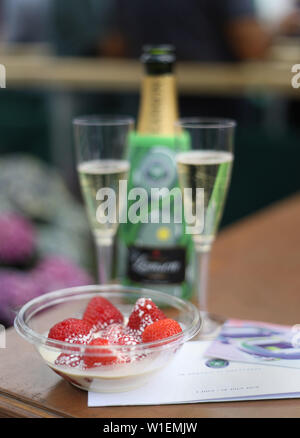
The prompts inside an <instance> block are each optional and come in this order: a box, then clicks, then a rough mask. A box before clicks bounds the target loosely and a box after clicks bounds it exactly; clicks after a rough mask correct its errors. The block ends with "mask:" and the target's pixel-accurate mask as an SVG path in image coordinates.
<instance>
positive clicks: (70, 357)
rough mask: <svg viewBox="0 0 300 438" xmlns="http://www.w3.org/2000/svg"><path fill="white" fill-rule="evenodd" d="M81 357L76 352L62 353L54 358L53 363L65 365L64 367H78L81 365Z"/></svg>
mask: <svg viewBox="0 0 300 438" xmlns="http://www.w3.org/2000/svg"><path fill="white" fill-rule="evenodd" d="M81 362H82V358H81V357H80V356H78V355H77V354H65V353H62V354H60V355H59V356H58V358H57V359H56V360H55V365H60V366H65V367H71V368H75V367H79V366H80V365H81Z"/></svg>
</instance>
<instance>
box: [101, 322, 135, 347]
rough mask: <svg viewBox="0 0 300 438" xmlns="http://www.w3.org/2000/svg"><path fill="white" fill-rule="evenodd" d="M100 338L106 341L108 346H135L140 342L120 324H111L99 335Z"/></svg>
mask: <svg viewBox="0 0 300 438" xmlns="http://www.w3.org/2000/svg"><path fill="white" fill-rule="evenodd" d="M101 337H102V338H104V339H107V340H108V343H109V344H117V345H137V344H139V343H140V340H139V339H138V338H137V337H135V336H134V334H133V333H132V330H130V329H128V328H127V327H124V326H123V325H122V324H112V325H110V326H108V327H107V328H106V329H105V330H103V332H102V333H101Z"/></svg>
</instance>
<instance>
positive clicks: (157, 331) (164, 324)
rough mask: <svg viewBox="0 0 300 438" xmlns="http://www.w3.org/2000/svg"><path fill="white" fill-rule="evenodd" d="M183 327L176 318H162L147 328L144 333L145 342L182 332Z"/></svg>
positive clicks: (143, 339)
mask: <svg viewBox="0 0 300 438" xmlns="http://www.w3.org/2000/svg"><path fill="white" fill-rule="evenodd" d="M181 332H182V329H181V327H180V325H179V324H178V322H177V321H175V320H174V319H169V318H167V319H162V320H160V321H156V322H154V323H153V324H151V325H149V326H148V327H146V328H145V330H144V332H143V334H142V341H143V342H154V341H158V340H160V339H165V338H169V337H170V336H174V335H177V333H181Z"/></svg>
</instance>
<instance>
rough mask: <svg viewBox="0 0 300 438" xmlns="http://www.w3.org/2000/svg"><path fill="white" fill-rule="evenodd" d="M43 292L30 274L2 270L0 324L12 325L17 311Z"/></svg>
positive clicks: (0, 279) (0, 277) (0, 270)
mask: <svg viewBox="0 0 300 438" xmlns="http://www.w3.org/2000/svg"><path fill="white" fill-rule="evenodd" d="M41 292H42V291H41V289H40V287H39V285H38V284H37V283H35V282H34V281H33V279H32V278H31V276H30V275H29V274H26V273H24V272H20V271H17V270H15V269H0V322H2V323H4V324H6V325H7V326H10V325H12V324H13V320H14V317H15V314H16V311H17V309H18V308H19V307H21V306H22V305H23V304H25V303H26V302H27V301H29V300H31V299H33V298H35V297H37V296H39V295H40V294H41Z"/></svg>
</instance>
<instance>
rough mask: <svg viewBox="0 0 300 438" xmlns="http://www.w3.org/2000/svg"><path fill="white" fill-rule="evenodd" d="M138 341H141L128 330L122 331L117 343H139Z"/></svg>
mask: <svg viewBox="0 0 300 438" xmlns="http://www.w3.org/2000/svg"><path fill="white" fill-rule="evenodd" d="M140 342H141V341H140V340H139V339H138V338H137V337H135V336H133V335H132V334H131V333H130V332H128V333H126V332H124V333H123V335H121V336H120V337H119V340H118V345H137V344H140Z"/></svg>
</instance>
